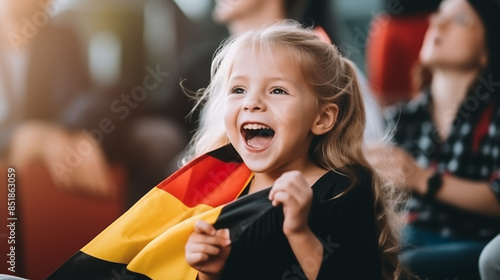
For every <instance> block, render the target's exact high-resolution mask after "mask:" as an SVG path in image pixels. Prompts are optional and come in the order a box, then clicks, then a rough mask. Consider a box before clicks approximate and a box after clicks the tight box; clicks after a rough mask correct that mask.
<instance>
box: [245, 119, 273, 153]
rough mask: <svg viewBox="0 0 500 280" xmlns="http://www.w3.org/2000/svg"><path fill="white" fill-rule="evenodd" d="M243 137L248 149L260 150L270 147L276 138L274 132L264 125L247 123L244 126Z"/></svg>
mask: <svg viewBox="0 0 500 280" xmlns="http://www.w3.org/2000/svg"><path fill="white" fill-rule="evenodd" d="M241 135H243V138H244V139H245V141H246V144H247V146H248V147H250V148H252V149H257V150H259V149H263V148H266V147H267V146H269V144H270V143H271V141H272V140H273V137H274V130H273V129H272V128H270V127H269V126H266V125H263V124H257V123H247V124H244V125H243V126H242V128H241Z"/></svg>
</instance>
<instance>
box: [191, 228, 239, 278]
mask: <svg viewBox="0 0 500 280" xmlns="http://www.w3.org/2000/svg"><path fill="white" fill-rule="evenodd" d="M230 244H231V240H230V239H229V230H228V229H219V230H216V229H215V228H214V227H213V226H212V225H210V224H209V223H207V222H204V221H198V222H196V224H195V225H194V232H193V233H192V234H191V235H190V236H189V238H188V241H187V243H186V247H185V252H186V261H187V263H188V264H189V265H190V266H191V267H193V268H194V269H196V270H198V271H199V272H200V275H199V276H200V277H199V279H217V278H218V276H220V275H219V274H220V273H221V272H222V269H223V268H224V265H225V264H226V260H227V258H228V256H229V253H230V252H231V247H230Z"/></svg>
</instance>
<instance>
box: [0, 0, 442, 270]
mask: <svg viewBox="0 0 500 280" xmlns="http://www.w3.org/2000/svg"><path fill="white" fill-rule="evenodd" d="M240 2H241V1H239V0H231V1H220V3H219V5H221V7H222V8H224V6H225V7H226V8H235V7H237V6H238V5H239V4H241V3H240ZM250 2H256V3H258V2H262V1H248V3H250ZM285 2H286V11H285V14H284V15H285V17H287V18H292V19H296V20H298V21H300V22H302V23H304V24H305V25H307V26H314V27H317V28H319V29H320V30H321V31H320V32H322V34H323V35H324V36H326V38H329V39H330V40H331V41H332V42H333V43H335V44H336V45H337V46H339V48H340V49H341V51H342V52H343V53H344V54H345V55H346V56H347V57H348V58H350V59H351V60H353V61H354V62H355V63H356V64H357V65H358V67H359V69H360V70H361V72H362V73H363V74H364V75H366V77H367V78H368V80H369V81H370V82H369V84H370V85H371V86H372V90H373V91H374V92H375V93H376V95H377V98H378V100H379V102H380V103H381V104H384V103H386V102H387V103H394V102H396V101H402V100H408V99H409V98H410V97H411V96H412V93H411V89H410V86H409V80H410V76H409V74H408V73H409V72H410V70H409V69H410V68H411V67H410V66H411V65H412V63H413V62H414V60H415V59H416V56H417V52H418V49H419V48H420V44H421V40H422V37H423V33H424V31H425V28H426V26H427V16H428V13H429V12H430V11H432V10H433V9H435V8H436V7H437V4H439V2H440V1H413V2H429V3H431V2H433V3H434V4H415V3H413V2H412V1H384V0H289V1H285ZM436 2H437V4H436ZM214 6H215V2H214V1H213V0H175V1H174V0H52V1H50V0H0V31H1V34H2V37H1V39H0V152H1V157H0V167H1V168H0V173H2V174H3V175H2V177H1V178H6V177H5V176H6V173H7V168H9V167H12V168H14V169H15V173H16V188H15V196H16V212H15V213H14V214H15V217H18V220H17V224H16V231H15V233H16V240H17V243H16V251H15V252H16V274H17V275H20V276H24V277H28V278H30V279H44V278H45V277H47V276H48V274H49V273H50V272H51V271H53V270H54V269H55V268H56V267H57V266H58V265H59V264H61V263H62V262H63V261H64V260H65V259H67V258H68V257H70V256H71V255H72V254H73V253H75V252H76V251H77V250H79V249H80V248H81V247H82V246H83V245H85V244H86V243H87V242H88V241H89V240H91V239H92V238H93V237H94V236H95V235H96V234H97V233H99V232H100V231H101V230H102V229H104V228H105V227H106V226H107V225H108V224H110V223H111V222H112V221H113V220H114V219H116V218H117V217H118V216H119V215H120V214H122V213H123V212H124V211H126V209H128V208H129V207H130V206H131V205H132V204H133V203H134V202H135V201H137V199H139V198H140V197H141V196H142V195H144V194H145V193H146V192H147V191H148V190H149V189H151V188H152V187H154V186H155V185H156V184H158V183H159V182H160V181H161V180H162V179H163V178H166V177H167V176H168V175H170V174H171V173H172V172H174V171H175V170H176V169H177V167H178V161H179V159H180V158H181V157H182V151H183V149H184V147H185V146H186V145H187V143H188V141H189V138H190V136H191V135H192V130H193V129H194V127H195V126H196V117H197V114H196V112H195V113H194V114H193V116H192V117H191V118H186V116H187V114H188V113H189V111H190V108H191V107H192V106H193V104H194V103H193V102H192V101H191V100H190V99H189V98H187V96H186V95H184V93H183V91H182V89H181V86H180V81H181V80H185V82H184V84H183V85H184V86H185V88H186V90H188V91H196V90H198V89H199V88H202V87H205V86H207V85H208V81H209V69H210V68H209V64H210V59H211V57H212V54H213V53H214V51H215V50H216V48H217V46H218V45H219V44H220V42H221V41H222V40H223V39H224V38H226V37H227V36H228V35H230V33H231V28H230V26H231V20H228V19H224V18H223V15H222V16H221V15H219V18H218V19H217V20H215V19H214V18H217V16H214ZM222 8H221V9H222ZM414 14H417V17H414ZM420 14H423V15H424V16H422V17H420V18H419V17H418V15H420ZM404 15H407V16H409V17H410V18H411V19H416V20H415V21H416V25H417V26H419V27H418V30H420V31H419V32H420V33H418V32H417V33H411V34H413V35H412V36H411V37H412V38H413V39H414V40H416V43H415V42H412V44H413V46H414V47H413V49H416V51H413V52H412V53H411V54H407V53H402V54H401V55H400V56H399V58H398V57H397V56H396V55H397V51H394V52H392V51H391V54H392V56H395V57H396V58H395V59H396V60H398V63H399V64H403V65H402V66H401V68H402V69H406V70H403V71H399V70H396V71H395V72H396V73H397V74H398V75H400V76H401V78H399V79H394V80H402V81H406V82H404V83H403V85H401V86H400V87H399V88H390V87H386V86H385V84H384V81H383V79H382V78H380V77H378V76H376V74H379V75H382V73H383V71H384V67H385V66H384V65H385V60H384V57H385V55H386V53H387V50H386V48H385V47H384V46H386V45H387V43H386V41H390V39H388V35H387V34H386V33H384V32H386V31H384V28H385V27H386V26H387V24H388V23H387V22H388V20H390V19H391V18H399V17H400V16H404ZM236 17H238V15H236ZM412 17H413V18H412ZM233 31H234V30H233ZM404 32H407V31H404ZM233 33H234V32H233ZM384 34H385V35H384ZM419 40H420V42H419ZM396 49H397V48H396ZM370 57H371V58H370ZM405 60H409V61H407V62H405ZM382 76H384V75H382ZM393 78H394V77H393ZM393 84H394V83H392V84H391V85H393ZM4 182H6V180H4V179H2V183H1V184H2V187H1V189H2V190H1V191H2V193H1V194H2V201H5V199H4V198H6V197H7V188H6V187H4V185H3V184H5V183H4ZM9 191H10V189H9ZM1 207H2V219H1V220H2V221H5V220H6V219H5V218H6V216H7V215H8V213H6V212H4V208H6V207H4V206H1ZM0 228H1V232H0V243H1V244H2V245H1V248H2V252H1V254H0V263H1V269H0V273H10V274H12V272H9V271H8V270H7V268H8V267H9V266H8V263H7V260H8V259H7V260H6V259H5V258H6V253H8V252H4V248H7V246H6V241H7V237H8V236H9V234H10V233H9V232H6V231H5V230H6V229H5V226H2V227H0ZM4 245H5V246H4ZM5 250H7V249H5Z"/></svg>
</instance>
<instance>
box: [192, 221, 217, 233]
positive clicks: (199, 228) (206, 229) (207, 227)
mask: <svg viewBox="0 0 500 280" xmlns="http://www.w3.org/2000/svg"><path fill="white" fill-rule="evenodd" d="M194 232H196V233H204V234H208V235H215V233H216V230H215V228H214V227H213V226H212V225H211V224H209V223H207V222H205V221H202V220H199V221H197V222H196V223H195V224H194Z"/></svg>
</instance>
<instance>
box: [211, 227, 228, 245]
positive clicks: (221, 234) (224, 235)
mask: <svg viewBox="0 0 500 280" xmlns="http://www.w3.org/2000/svg"><path fill="white" fill-rule="evenodd" d="M215 235H216V236H217V237H218V238H219V240H221V241H222V243H221V245H222V246H229V245H230V244H231V234H230V232H229V229H228V228H224V229H219V230H217V232H216V233H215Z"/></svg>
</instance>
